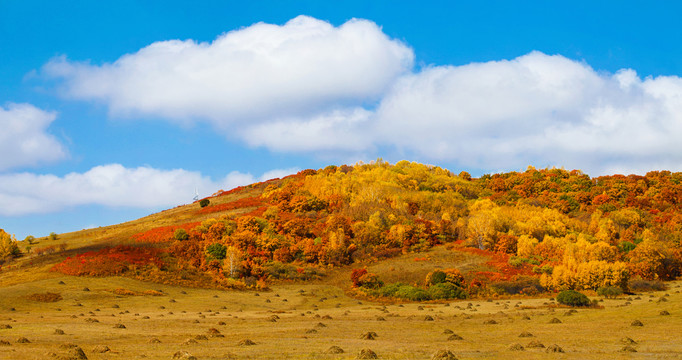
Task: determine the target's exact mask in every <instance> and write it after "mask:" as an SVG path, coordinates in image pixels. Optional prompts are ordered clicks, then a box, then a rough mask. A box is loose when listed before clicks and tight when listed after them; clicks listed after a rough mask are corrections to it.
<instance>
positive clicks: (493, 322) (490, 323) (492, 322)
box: [483, 319, 497, 325]
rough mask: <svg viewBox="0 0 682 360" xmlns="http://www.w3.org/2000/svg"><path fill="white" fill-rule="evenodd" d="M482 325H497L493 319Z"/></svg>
mask: <svg viewBox="0 0 682 360" xmlns="http://www.w3.org/2000/svg"><path fill="white" fill-rule="evenodd" d="M483 324H484V325H495V324H497V321H495V320H493V319H489V320H486V321H484V322H483Z"/></svg>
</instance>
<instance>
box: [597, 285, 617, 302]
mask: <svg viewBox="0 0 682 360" xmlns="http://www.w3.org/2000/svg"><path fill="white" fill-rule="evenodd" d="M597 295H599V296H603V297H605V298H607V299H612V298H615V297H617V296H619V295H623V289H621V288H619V287H618V286H606V287H600V288H599V289H597Z"/></svg>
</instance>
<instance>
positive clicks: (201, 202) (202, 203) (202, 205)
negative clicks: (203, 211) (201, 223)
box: [199, 199, 211, 208]
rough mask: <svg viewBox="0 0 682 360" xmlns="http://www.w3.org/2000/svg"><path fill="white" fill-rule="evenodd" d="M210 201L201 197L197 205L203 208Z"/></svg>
mask: <svg viewBox="0 0 682 360" xmlns="http://www.w3.org/2000/svg"><path fill="white" fill-rule="evenodd" d="M210 203H211V200H209V199H201V200H200V201H199V206H201V207H202V208H205V207H207V206H208V204H210Z"/></svg>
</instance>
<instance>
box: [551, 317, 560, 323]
mask: <svg viewBox="0 0 682 360" xmlns="http://www.w3.org/2000/svg"><path fill="white" fill-rule="evenodd" d="M549 323H550V324H561V320H559V319H557V318H552V320H550V321H549Z"/></svg>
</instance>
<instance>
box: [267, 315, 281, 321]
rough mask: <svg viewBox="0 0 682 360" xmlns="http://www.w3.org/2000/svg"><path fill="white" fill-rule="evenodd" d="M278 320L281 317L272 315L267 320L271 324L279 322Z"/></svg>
mask: <svg viewBox="0 0 682 360" xmlns="http://www.w3.org/2000/svg"><path fill="white" fill-rule="evenodd" d="M278 319H279V316H277V315H272V316H270V317H268V319H267V320H268V321H270V322H277V320H278Z"/></svg>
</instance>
